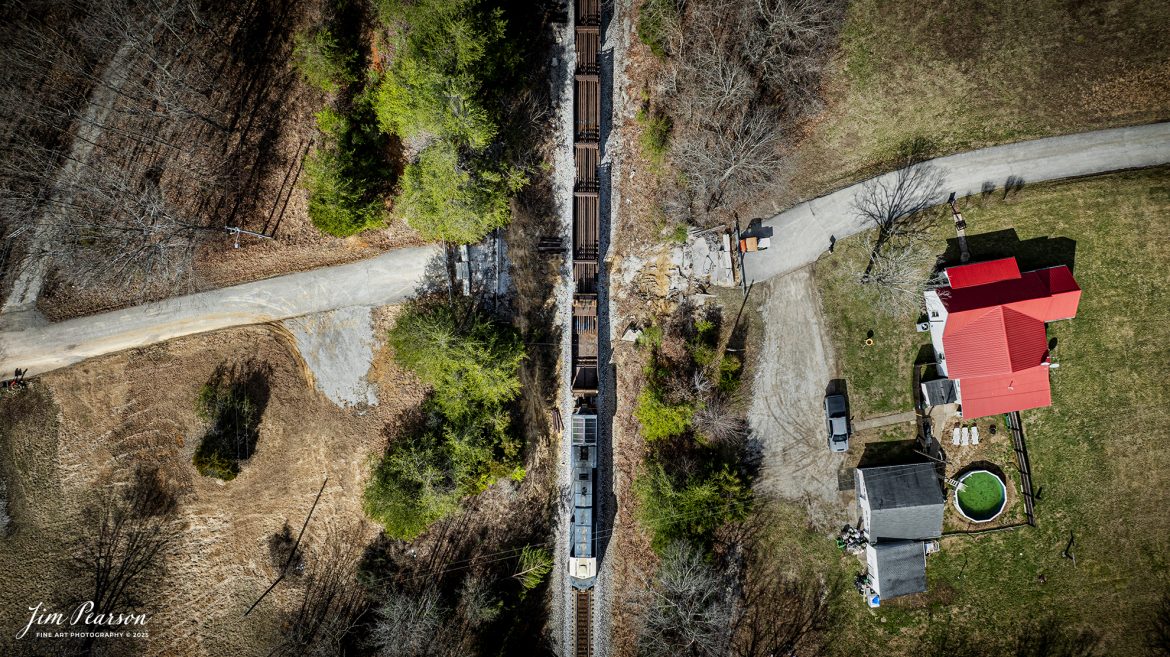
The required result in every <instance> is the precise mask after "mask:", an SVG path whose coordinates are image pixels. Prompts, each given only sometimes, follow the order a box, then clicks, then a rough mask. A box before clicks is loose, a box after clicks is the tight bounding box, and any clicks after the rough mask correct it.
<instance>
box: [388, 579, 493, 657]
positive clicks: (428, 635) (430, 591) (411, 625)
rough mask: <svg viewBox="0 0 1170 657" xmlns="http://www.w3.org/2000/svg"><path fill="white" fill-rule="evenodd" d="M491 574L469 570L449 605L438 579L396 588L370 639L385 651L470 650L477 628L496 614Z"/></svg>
mask: <svg viewBox="0 0 1170 657" xmlns="http://www.w3.org/2000/svg"><path fill="white" fill-rule="evenodd" d="M492 589H493V583H492V581H491V580H490V579H486V578H485V577H482V576H478V575H469V576H468V577H466V578H465V579H464V580H463V584H462V586H461V587H460V589H459V599H458V600H457V601H456V603H455V605H454V607H453V608H452V607H451V606H449V605H448V604H447V603H446V602H445V601H444V600H443V595H442V593H441V592H440V591H439V589H438V587H437V586H435V585H433V584H432V585H428V586H426V587H424V588H422V589H419V590H409V589H405V588H392V589H390V590H389V591H387V592H386V594H385V595H384V596H383V598H384V600H385V602H384V603H383V604H382V606H381V607H380V608H379V609H378V611H377V620H376V621H375V622H374V625H373V628H372V629H371V631H370V640H371V642H372V643H373V644H374V646H375V647H376V648H377V649H378V654H380V655H384V656H385V657H432V656H434V657H440V656H443V657H445V656H446V655H467V654H472V653H473V652H474V650H473V640H474V639H475V632H476V631H477V630H479V629H481V628H482V627H483V626H484V625H485V624H487V623H490V622H491V621H493V620H495V619H496V617H497V616H498V615H499V613H500V608H501V603H500V601H499V600H498V599H497V598H496V596H495V593H494V592H493V591H492Z"/></svg>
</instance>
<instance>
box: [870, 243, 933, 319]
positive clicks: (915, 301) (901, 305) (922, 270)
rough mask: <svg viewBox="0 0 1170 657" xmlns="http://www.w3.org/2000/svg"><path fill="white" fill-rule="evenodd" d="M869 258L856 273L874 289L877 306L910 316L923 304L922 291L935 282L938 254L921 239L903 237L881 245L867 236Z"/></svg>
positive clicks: (895, 314) (892, 313)
mask: <svg viewBox="0 0 1170 657" xmlns="http://www.w3.org/2000/svg"><path fill="white" fill-rule="evenodd" d="M866 249H867V250H868V252H869V260H868V261H866V263H865V268H864V269H863V270H860V271H857V270H855V271H854V272H853V273H854V275H856V276H857V277H858V280H860V281H861V283H862V284H863V285H866V286H868V287H870V288H871V289H872V290H873V294H874V299H875V303H876V305H877V307H878V308H879V309H880V310H882V311H883V312H885V313H887V314H889V315H893V316H895V317H903V316H906V315H908V314H910V313H912V312H913V311H915V310H917V309H918V308H920V307H921V306H922V303H923V301H922V293H923V291H924V290H926V288H927V287H928V286H930V285H931V283H932V281H931V280H930V272H931V268H932V267H933V266H934V263H935V257H934V256H933V255H931V254H930V252H929V251H928V250H927V247H926V244H925V243H924V242H922V241H920V240H914V239H900V240H897V241H893V242H886V244H885V245H884V246H880V247H879V246H878V245H877V243H876V241H874V240H867V241H866Z"/></svg>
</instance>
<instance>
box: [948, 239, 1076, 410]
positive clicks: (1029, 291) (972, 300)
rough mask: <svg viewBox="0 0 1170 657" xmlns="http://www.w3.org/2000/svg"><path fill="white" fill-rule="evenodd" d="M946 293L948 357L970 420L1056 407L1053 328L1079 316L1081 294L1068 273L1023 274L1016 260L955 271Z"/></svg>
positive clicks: (1060, 269)
mask: <svg viewBox="0 0 1170 657" xmlns="http://www.w3.org/2000/svg"><path fill="white" fill-rule="evenodd" d="M947 278H948V279H949V280H950V282H951V287H950V288H949V289H948V288H942V289H940V290H939V298H940V300H942V302H943V304H944V305H945V306H946V308H947V319H946V325H945V326H944V327H943V336H942V341H943V352H944V353H945V355H946V368H947V375H948V376H949V377H950V378H952V379H959V391H960V396H961V400H962V404H963V415H964V416H965V417H980V416H983V415H993V414H997V413H1004V412H1008V411H1018V410H1023V409H1026V408H1037V407H1039V406H1047V405H1049V404H1050V403H1051V394H1050V391H1049V387H1048V368H1047V367H1044V366H1043V363H1044V362H1046V360H1047V358H1048V337H1047V334H1046V332H1045V329H1044V324H1045V322H1050V321H1054V320H1057V319H1068V318H1071V317H1074V316H1075V315H1076V314H1077V305H1078V304H1079V303H1080V298H1081V289H1080V287H1078V286H1077V283H1076V281H1075V280H1074V279H1073V277H1072V272H1070V271H1069V270H1068V267H1065V266H1060V267H1051V268H1048V269H1040V270H1036V271H1030V272H1025V273H1023V274H1021V273H1020V271H1019V267H1018V266H1017V264H1016V259H1015V258H1005V259H1003V260H993V261H991V262H984V263H976V264H972V265H964V266H962V267H952V268H950V269H948V270H947Z"/></svg>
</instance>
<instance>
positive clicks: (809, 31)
mask: <svg viewBox="0 0 1170 657" xmlns="http://www.w3.org/2000/svg"><path fill="white" fill-rule="evenodd" d="M842 7H843V3H842V2H840V1H838V0H832V1H829V2H824V1H819V0H737V1H735V2H715V1H714V0H691V1H690V2H686V3H681V2H680V3H677V4H676V5H670V4H666V3H658V2H655V3H646V5H644V9H643V11H650V12H654V13H655V15H654V17H653V20H652V21H650V22H652V23H654V24H655V25H656V28H657V31H658V32H659V33H661V35H662V36H663V46H664V50H665V51H666V54H667V58H666V60H665V61H664V63H663V66H662V69H661V71H660V75H659V76H658V77H657V79H656V83H655V91H656V96H657V97H658V98H656V99H655V100H656V101H658V104H660V105H662V106H664V107H669V108H670V109H669V112H670V114H671V118H672V125H673V126H674V129H673V132H672V135H671V144H672V146H671V158H670V161H671V163H672V164H673V165H674V166H675V167H676V168H677V169H678V170H679V171H680V172H681V173H682V174H683V178H684V180H685V183H684V184H682V185H673V189H672V190H670V191H669V192H668V194H667V198H666V201H665V202H664V203H663V209H664V211H666V213H667V214H668V215H669V216H671V217H672V218H674V219H675V220H679V221H688V222H692V223H698V224H703V225H705V224H709V223H712V221H713V220H720V219H722V218H724V216H723V214H724V213H725V212H726V211H728V210H729V209H733V208H735V207H737V206H739V205H741V204H743V203H746V202H749V201H750V200H751V199H752V198H754V195H755V194H756V193H757V192H758V191H759V189H760V188H761V187H762V186H764V185H767V184H772V185H774V184H776V180H775V179H776V178H777V174H778V173H779V171H780V168H781V166H782V164H783V161H784V160H783V157H782V152H783V147H784V145H785V143H784V142H785V140H784V130H785V128H786V127H787V126H789V125H791V124H792V123H793V122H794V121H797V120H799V119H800V118H801V117H803V116H805V115H807V114H808V113H810V112H812V111H813V110H815V109H816V108H817V106H818V99H819V87H820V75H821V71H822V69H823V67H824V65H825V62H826V61H827V57H828V53H829V52H831V51H832V45H833V42H834V41H835V39H836V38H837V33H838V30H839V26H840V23H841V17H842V15H843V12H842Z"/></svg>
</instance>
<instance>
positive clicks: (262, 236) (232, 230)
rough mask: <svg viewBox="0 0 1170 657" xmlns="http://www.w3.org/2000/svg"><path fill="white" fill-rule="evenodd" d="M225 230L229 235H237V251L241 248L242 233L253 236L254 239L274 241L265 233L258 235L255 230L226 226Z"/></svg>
mask: <svg viewBox="0 0 1170 657" xmlns="http://www.w3.org/2000/svg"><path fill="white" fill-rule="evenodd" d="M224 230H225V231H227V232H228V234H229V235H235V237H236V243H235V246H234V248H237V249H238V248H240V233H243V234H245V235H251V236H252V237H258V238H260V239H262V240H270V239H272V237H271V236H269V235H265V234H264V233H257V232H256V231H254V230H245V229H243V228H240V227H239V226H224Z"/></svg>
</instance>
